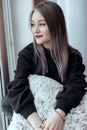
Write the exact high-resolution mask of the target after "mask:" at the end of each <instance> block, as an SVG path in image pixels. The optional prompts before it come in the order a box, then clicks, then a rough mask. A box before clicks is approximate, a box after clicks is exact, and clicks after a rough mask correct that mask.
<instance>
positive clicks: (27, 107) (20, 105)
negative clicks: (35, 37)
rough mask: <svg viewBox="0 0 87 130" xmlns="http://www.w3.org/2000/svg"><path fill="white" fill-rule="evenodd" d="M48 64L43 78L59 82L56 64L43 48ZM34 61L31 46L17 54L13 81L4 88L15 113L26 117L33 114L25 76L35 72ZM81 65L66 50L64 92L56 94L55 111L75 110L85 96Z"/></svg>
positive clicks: (76, 57) (80, 62)
mask: <svg viewBox="0 0 87 130" xmlns="http://www.w3.org/2000/svg"><path fill="white" fill-rule="evenodd" d="M45 54H46V58H47V63H48V72H47V73H46V76H48V77H51V78H53V79H55V80H57V81H58V82H60V83H62V82H61V79H60V77H59V74H58V71H57V68H56V65H55V64H54V62H53V60H52V58H51V55H50V51H49V50H47V49H45ZM34 67H35V59H34V49H33V44H29V45H28V46H27V47H25V48H24V49H23V50H22V51H20V52H19V57H18V63H17V70H16V71H15V77H14V80H13V81H11V82H10V83H9V84H8V86H7V89H8V95H7V97H8V100H9V102H10V104H11V106H12V108H13V110H15V111H16V112H17V113H21V114H22V115H23V116H24V117H25V118H27V117H28V116H29V115H30V114H31V113H33V112H35V111H36V108H35V105H34V97H33V95H32V93H31V91H30V89H29V81H28V76H29V74H34V73H35V69H34ZM84 70H85V66H84V65H83V63H82V58H81V57H80V56H79V55H78V54H75V53H73V52H72V51H69V63H68V70H67V74H66V80H65V82H64V83H62V84H63V85H64V91H63V92H62V93H60V94H58V95H57V97H56V98H57V104H56V107H55V108H60V109H62V110H63V111H64V112H65V113H66V114H67V113H69V111H70V110H71V109H72V108H73V107H76V106H77V105H78V104H79V103H80V101H81V99H82V97H83V96H84V94H85V90H84V88H85V87H86V86H87V83H86V81H85V75H84V74H83V72H84Z"/></svg>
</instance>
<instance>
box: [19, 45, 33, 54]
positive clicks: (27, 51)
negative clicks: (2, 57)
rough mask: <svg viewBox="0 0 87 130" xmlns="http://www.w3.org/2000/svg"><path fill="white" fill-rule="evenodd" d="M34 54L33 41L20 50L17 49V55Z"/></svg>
mask: <svg viewBox="0 0 87 130" xmlns="http://www.w3.org/2000/svg"><path fill="white" fill-rule="evenodd" d="M33 54H34V47H33V43H30V44H28V45H27V46H25V47H24V48H23V49H22V50H20V51H19V53H18V55H19V56H20V55H33Z"/></svg>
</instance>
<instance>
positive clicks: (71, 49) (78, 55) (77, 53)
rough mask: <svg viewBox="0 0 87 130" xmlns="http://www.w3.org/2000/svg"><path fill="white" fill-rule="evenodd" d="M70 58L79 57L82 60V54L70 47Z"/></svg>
mask: <svg viewBox="0 0 87 130" xmlns="http://www.w3.org/2000/svg"><path fill="white" fill-rule="evenodd" d="M69 57H72V58H75V57H79V58H82V54H81V52H80V51H79V50H78V49H76V48H73V47H71V46H70V47H69Z"/></svg>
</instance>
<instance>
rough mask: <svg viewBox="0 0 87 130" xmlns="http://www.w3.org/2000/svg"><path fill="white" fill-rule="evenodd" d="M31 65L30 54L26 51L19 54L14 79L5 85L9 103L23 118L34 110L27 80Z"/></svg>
mask: <svg viewBox="0 0 87 130" xmlns="http://www.w3.org/2000/svg"><path fill="white" fill-rule="evenodd" d="M32 67H33V60H32V56H31V55H30V54H29V55H27V53H21V54H19V57H18V63H17V70H16V73H15V77H14V80H13V81H11V82H10V83H9V84H8V85H7V90H8V94H7V98H8V100H9V103H10V104H11V106H12V108H13V110H14V111H15V112H17V113H20V114H22V115H23V116H24V117H25V118H27V117H28V116H29V115H30V114H31V113H33V112H35V111H36V108H35V105H34V98H33V95H32V93H31V91H30V89H29V81H28V76H29V74H31V73H32Z"/></svg>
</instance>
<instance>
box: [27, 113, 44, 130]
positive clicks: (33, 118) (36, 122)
mask: <svg viewBox="0 0 87 130" xmlns="http://www.w3.org/2000/svg"><path fill="white" fill-rule="evenodd" d="M27 120H28V122H29V123H30V124H31V126H32V127H33V129H34V130H41V128H40V126H42V125H43V122H42V121H41V119H40V117H39V116H38V114H37V113H36V112H34V113H32V114H31V115H30V116H29V117H28V118H27Z"/></svg>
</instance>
